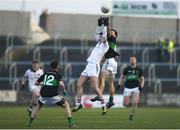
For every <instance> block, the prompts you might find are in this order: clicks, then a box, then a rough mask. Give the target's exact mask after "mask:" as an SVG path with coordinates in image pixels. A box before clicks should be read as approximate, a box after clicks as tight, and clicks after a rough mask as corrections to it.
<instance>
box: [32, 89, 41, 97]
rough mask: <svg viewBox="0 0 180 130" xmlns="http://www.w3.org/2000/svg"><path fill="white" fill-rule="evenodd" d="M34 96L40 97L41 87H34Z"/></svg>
mask: <svg viewBox="0 0 180 130" xmlns="http://www.w3.org/2000/svg"><path fill="white" fill-rule="evenodd" d="M32 96H33V97H34V98H38V97H39V96H40V88H34V89H33V90H32Z"/></svg>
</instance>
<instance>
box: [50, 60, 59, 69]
mask: <svg viewBox="0 0 180 130" xmlns="http://www.w3.org/2000/svg"><path fill="white" fill-rule="evenodd" d="M58 65H59V63H58V62H57V61H52V62H51V63H50V66H51V68H52V69H56V68H57V67H58Z"/></svg>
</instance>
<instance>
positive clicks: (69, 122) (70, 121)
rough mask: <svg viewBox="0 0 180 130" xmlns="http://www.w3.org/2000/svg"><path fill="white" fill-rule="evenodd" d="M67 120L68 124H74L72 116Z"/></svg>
mask: <svg viewBox="0 0 180 130" xmlns="http://www.w3.org/2000/svg"><path fill="white" fill-rule="evenodd" d="M67 120H68V126H71V125H72V124H73V123H72V117H67Z"/></svg>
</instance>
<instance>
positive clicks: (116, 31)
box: [111, 29, 118, 37]
mask: <svg viewBox="0 0 180 130" xmlns="http://www.w3.org/2000/svg"><path fill="white" fill-rule="evenodd" d="M111 31H114V32H115V34H116V37H117V36H118V33H117V31H116V30H115V29H111Z"/></svg>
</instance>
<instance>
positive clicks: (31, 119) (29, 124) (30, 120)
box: [28, 117, 34, 127]
mask: <svg viewBox="0 0 180 130" xmlns="http://www.w3.org/2000/svg"><path fill="white" fill-rule="evenodd" d="M33 120H34V118H33V117H29V120H28V126H29V127H30V126H31V124H32V122H33Z"/></svg>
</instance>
